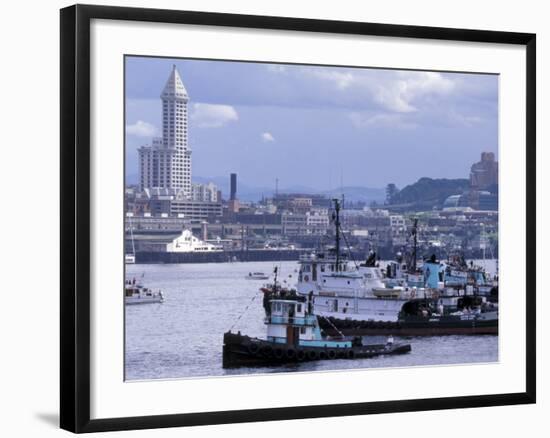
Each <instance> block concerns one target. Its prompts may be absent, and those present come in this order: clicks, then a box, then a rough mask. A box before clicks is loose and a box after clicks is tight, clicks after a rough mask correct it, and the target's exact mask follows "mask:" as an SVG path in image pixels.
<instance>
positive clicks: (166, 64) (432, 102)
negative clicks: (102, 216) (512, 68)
mask: <svg viewBox="0 0 550 438" xmlns="http://www.w3.org/2000/svg"><path fill="white" fill-rule="evenodd" d="M173 65H175V66H176V67H177V68H178V70H179V72H180V75H181V78H182V81H183V84H184V85H185V88H186V89H187V91H188V93H189V132H190V134H189V137H190V139H189V145H190V147H191V149H192V151H193V176H198V177H202V178H199V179H205V178H206V179H208V178H214V179H215V178H219V177H222V176H227V175H228V174H229V173H230V172H236V173H238V174H239V178H240V179H241V181H244V182H245V183H246V184H248V185H255V186H261V187H274V185H275V184H274V183H275V179H276V178H277V179H279V181H280V186H279V187H280V188H281V189H284V188H285V187H293V186H294V187H315V188H317V189H319V190H328V189H336V188H338V187H340V186H342V185H343V186H364V187H375V188H379V187H383V186H385V185H386V184H387V183H389V182H393V183H396V184H397V185H398V186H401V187H402V186H404V185H407V184H410V183H413V182H415V181H416V180H417V179H418V178H420V177H423V176H427V177H432V178H467V177H468V173H469V168H470V166H471V163H472V162H475V161H477V160H478V157H479V155H480V153H481V152H482V151H489V152H494V153H495V154H496V155H497V156H498V77H497V76H494V75H479V74H475V75H474V74H455V73H436V72H416V71H414V72H413V71H394V70H374V69H357V68H342V67H315V66H301V65H300V66H298V65H292V66H289V65H281V64H257V63H243V62H219V61H197V60H192V61H191V60H178V59H167V58H166V59H165V58H162V59H159V58H137V57H128V58H127V59H126V166H127V172H126V174H127V182H138V181H137V180H134V181H132V178H135V175H136V174H137V171H138V165H137V149H138V148H139V147H142V146H145V145H151V142H152V138H153V137H161V136H162V124H161V120H162V119H161V116H162V101H161V99H160V94H161V92H162V89H163V86H164V84H165V82H166V77H167V76H168V74H169V73H170V71H171V70H172V66H173ZM442 148H445V149H444V151H443V152H442ZM213 157H216V159H213ZM405 166H406V167H405Z"/></svg>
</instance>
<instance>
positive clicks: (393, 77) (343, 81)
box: [298, 67, 457, 113]
mask: <svg viewBox="0 0 550 438" xmlns="http://www.w3.org/2000/svg"><path fill="white" fill-rule="evenodd" d="M298 72H299V73H300V74H301V75H303V76H305V77H306V79H307V80H308V81H309V83H310V84H312V83H313V84H315V83H317V84H316V86H315V85H311V86H309V87H307V90H308V92H309V93H312V92H315V93H318V94H319V87H322V88H321V93H320V94H319V96H321V97H322V96H323V95H324V94H323V93H325V94H326V95H327V99H328V101H329V102H330V101H334V100H335V101H336V102H340V103H342V104H344V105H349V106H350V107H354V106H355V107H363V108H365V107H368V106H369V102H370V103H371V104H372V103H375V104H377V106H380V107H382V108H384V109H385V110H386V111H390V112H396V113H410V112H415V111H417V110H418V109H419V108H422V104H423V103H425V100H426V99H428V98H433V97H437V98H439V97H442V96H445V95H448V94H450V93H452V92H453V91H454V90H455V89H456V86H457V84H456V82H455V81H454V80H453V79H450V78H449V77H448V76H445V75H443V74H441V73H438V72H420V71H382V70H371V69H356V70H353V71H351V70H349V69H336V68H320V67H314V68H312V67H303V68H301V69H300V70H298ZM325 89H326V91H327V92H328V93H326V92H325Z"/></svg>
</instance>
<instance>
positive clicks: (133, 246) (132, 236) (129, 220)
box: [128, 216, 136, 256]
mask: <svg viewBox="0 0 550 438" xmlns="http://www.w3.org/2000/svg"><path fill="white" fill-rule="evenodd" d="M128 222H129V225H130V236H131V238H132V254H133V255H134V256H135V255H136V247H135V245H134V226H133V225H132V216H128Z"/></svg>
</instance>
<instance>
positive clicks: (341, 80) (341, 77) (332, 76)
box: [302, 68, 355, 90]
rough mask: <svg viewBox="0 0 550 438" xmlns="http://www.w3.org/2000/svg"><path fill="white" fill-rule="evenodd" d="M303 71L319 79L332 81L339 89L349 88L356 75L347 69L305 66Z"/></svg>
mask: <svg viewBox="0 0 550 438" xmlns="http://www.w3.org/2000/svg"><path fill="white" fill-rule="evenodd" d="M302 71H303V72H305V73H306V74H309V75H312V76H314V77H316V78H318V79H321V80H325V81H328V82H331V83H332V84H334V85H335V86H336V88H337V89H339V90H345V89H347V88H349V87H350V86H351V85H352V84H353V83H354V81H355V76H354V75H353V74H352V73H350V72H346V71H337V70H334V69H319V68H315V69H311V68H304V69H303V70H302Z"/></svg>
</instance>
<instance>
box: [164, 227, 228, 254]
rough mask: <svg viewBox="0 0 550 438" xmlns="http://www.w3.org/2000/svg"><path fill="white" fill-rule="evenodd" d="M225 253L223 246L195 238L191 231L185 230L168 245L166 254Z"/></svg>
mask: <svg viewBox="0 0 550 438" xmlns="http://www.w3.org/2000/svg"><path fill="white" fill-rule="evenodd" d="M214 251H223V246H222V245H214V244H212V243H207V242H204V241H202V240H200V239H199V238H198V237H195V236H193V233H192V232H191V230H188V229H184V230H183V231H182V233H181V235H180V236H178V237H176V238H175V239H174V240H173V241H172V242H170V243H169V244H167V245H166V252H214Z"/></svg>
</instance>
